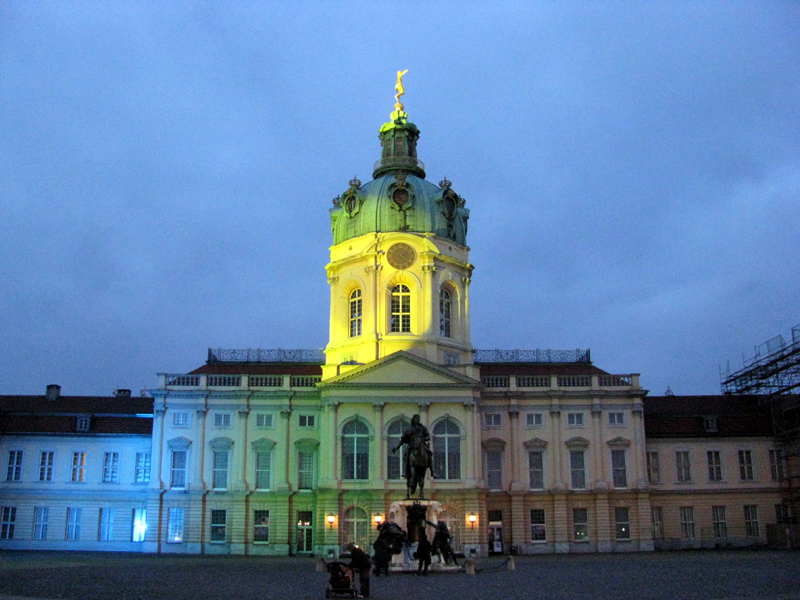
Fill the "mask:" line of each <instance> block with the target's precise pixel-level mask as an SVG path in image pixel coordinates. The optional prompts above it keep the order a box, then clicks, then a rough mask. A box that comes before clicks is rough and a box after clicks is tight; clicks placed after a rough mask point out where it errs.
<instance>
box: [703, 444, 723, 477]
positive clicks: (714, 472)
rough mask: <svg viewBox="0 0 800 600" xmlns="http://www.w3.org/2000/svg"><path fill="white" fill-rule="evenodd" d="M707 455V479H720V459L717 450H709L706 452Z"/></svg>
mask: <svg viewBox="0 0 800 600" xmlns="http://www.w3.org/2000/svg"><path fill="white" fill-rule="evenodd" d="M706 456H707V457H708V480H709V481H722V459H721V458H720V455H719V450H709V451H708V452H706Z"/></svg>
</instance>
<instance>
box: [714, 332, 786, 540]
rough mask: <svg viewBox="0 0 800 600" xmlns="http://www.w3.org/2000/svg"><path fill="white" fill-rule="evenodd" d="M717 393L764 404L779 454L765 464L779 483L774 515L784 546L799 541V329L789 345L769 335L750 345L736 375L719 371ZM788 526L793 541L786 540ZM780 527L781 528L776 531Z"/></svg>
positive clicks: (780, 338) (780, 337)
mask: <svg viewBox="0 0 800 600" xmlns="http://www.w3.org/2000/svg"><path fill="white" fill-rule="evenodd" d="M720 379H721V384H722V393H723V394H751V395H757V396H759V404H761V405H762V406H768V407H769V409H770V413H771V415H772V424H773V430H774V432H775V437H776V442H777V445H778V448H779V455H778V456H776V457H775V461H773V464H772V465H771V468H772V470H773V473H772V474H773V477H775V478H777V479H778V480H779V481H780V485H781V493H782V497H783V504H782V506H781V509H780V510H779V511H778V514H777V515H776V516H777V517H778V524H779V525H787V528H786V535H787V540H786V544H787V545H791V546H794V547H798V545H800V544H798V543H799V542H800V528H798V524H799V523H800V325H796V326H795V327H793V328H792V341H791V342H787V341H786V340H784V338H783V336H781V335H779V336H777V337H774V338H772V339H770V340H768V341H766V342H764V343H763V344H761V345H760V346H756V348H755V353H754V355H753V357H752V358H750V359H748V360H745V361H744V366H743V367H742V368H741V369H739V370H738V371H736V372H734V373H731V372H730V363H729V364H728V368H727V369H726V370H725V371H724V372H721V373H720ZM789 525H792V529H793V530H794V535H792V536H791V538H794V541H793V542H792V541H791V539H790V536H789V528H788V526H789ZM779 529H782V528H779Z"/></svg>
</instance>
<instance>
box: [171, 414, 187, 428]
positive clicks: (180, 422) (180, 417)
mask: <svg viewBox="0 0 800 600" xmlns="http://www.w3.org/2000/svg"><path fill="white" fill-rule="evenodd" d="M190 423H191V421H190V419H189V413H188V412H176V413H172V426H173V427H189V425H190Z"/></svg>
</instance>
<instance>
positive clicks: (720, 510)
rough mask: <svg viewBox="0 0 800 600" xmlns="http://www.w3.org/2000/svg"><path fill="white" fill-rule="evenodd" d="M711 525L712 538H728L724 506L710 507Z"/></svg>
mask: <svg viewBox="0 0 800 600" xmlns="http://www.w3.org/2000/svg"><path fill="white" fill-rule="evenodd" d="M711 524H712V525H713V526H714V537H716V538H726V537H728V521H727V519H726V518H725V507H724V506H712V507H711Z"/></svg>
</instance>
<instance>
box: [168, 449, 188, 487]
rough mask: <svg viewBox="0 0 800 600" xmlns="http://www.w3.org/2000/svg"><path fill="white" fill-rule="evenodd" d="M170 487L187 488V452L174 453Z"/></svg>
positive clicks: (174, 451) (176, 451) (177, 451)
mask: <svg viewBox="0 0 800 600" xmlns="http://www.w3.org/2000/svg"><path fill="white" fill-rule="evenodd" d="M169 480H170V487H173V488H185V487H186V450H173V451H172V465H171V468H170V479H169Z"/></svg>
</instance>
